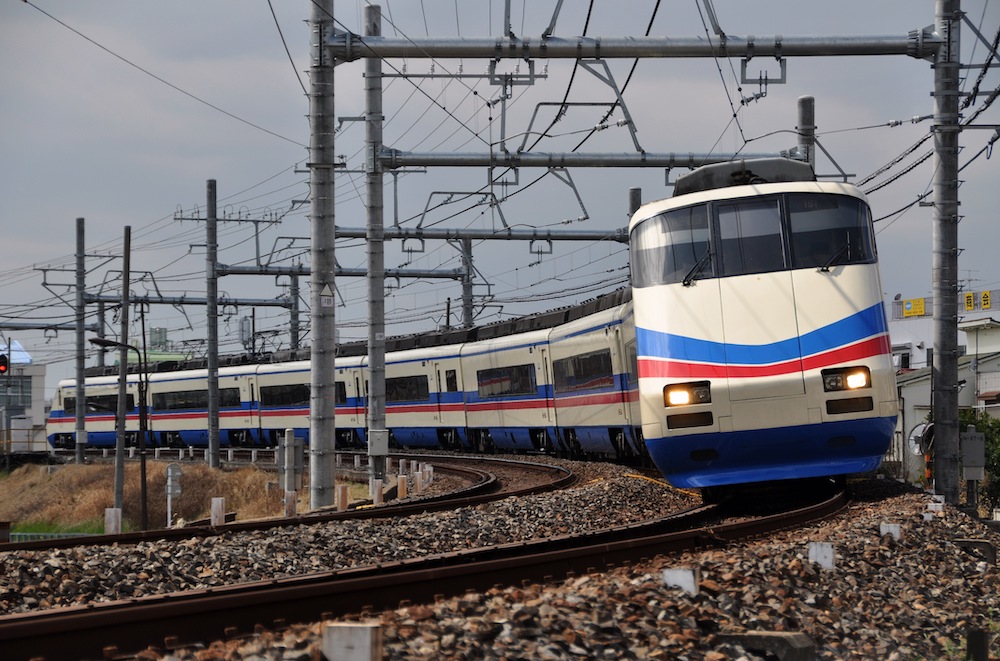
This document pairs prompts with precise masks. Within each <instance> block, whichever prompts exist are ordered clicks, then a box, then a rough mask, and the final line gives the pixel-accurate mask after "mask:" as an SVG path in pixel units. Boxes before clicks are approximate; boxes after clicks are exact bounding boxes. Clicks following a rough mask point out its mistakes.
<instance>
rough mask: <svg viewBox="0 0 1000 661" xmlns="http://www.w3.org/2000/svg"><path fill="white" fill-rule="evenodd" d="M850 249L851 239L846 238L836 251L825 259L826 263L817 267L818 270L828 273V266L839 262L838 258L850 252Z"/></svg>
mask: <svg viewBox="0 0 1000 661" xmlns="http://www.w3.org/2000/svg"><path fill="white" fill-rule="evenodd" d="M850 251H851V241H850V239H848V240H847V241H846V242H844V244H843V245H842V246H840V248H839V249H838V250H837V252H835V253H833V255H831V256H830V259H828V260H826V264H824V265H823V266H821V267H819V270H820V271H822V272H824V273H829V271H830V267H831V266H833V265H834V264H836V263H837V262H839V261H840V258H841V257H843V256H844V255H847V254H850Z"/></svg>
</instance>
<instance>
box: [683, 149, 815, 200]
mask: <svg viewBox="0 0 1000 661" xmlns="http://www.w3.org/2000/svg"><path fill="white" fill-rule="evenodd" d="M791 181H816V173H815V172H813V169H812V166H811V165H809V164H808V163H805V162H803V161H795V160H792V159H790V158H755V159H751V160H749V161H748V160H746V159H740V160H738V161H727V162H726V163H713V164H712V165H704V166H702V167H700V168H698V169H696V170H692V171H691V172H688V173H686V174H683V175H681V176H679V177H677V181H676V182H675V183H674V197H679V196H681V195H688V194H690V193H699V192H701V191H707V190H715V189H717V188H729V187H730V186H747V185H753V184H779V183H787V182H791Z"/></svg>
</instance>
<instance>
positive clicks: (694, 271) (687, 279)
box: [681, 248, 712, 287]
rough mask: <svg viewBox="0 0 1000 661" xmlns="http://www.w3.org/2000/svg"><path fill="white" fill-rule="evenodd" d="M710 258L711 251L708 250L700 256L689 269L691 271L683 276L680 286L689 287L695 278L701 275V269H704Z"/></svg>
mask: <svg viewBox="0 0 1000 661" xmlns="http://www.w3.org/2000/svg"><path fill="white" fill-rule="evenodd" d="M711 256H712V249H711V248H709V249H708V250H706V251H705V254H704V255H702V256H701V258H700V259H699V260H698V261H697V262H695V265H694V266H692V267H691V270H690V271H688V272H687V275H686V276H684V279H683V280H681V284H683V285H684V286H685V287H690V286H691V283H692V282H694V279H695V276H697V275H698V274H699V273H701V271H702V269H704V268H705V265H706V264H708V260H709V258H710V257H711Z"/></svg>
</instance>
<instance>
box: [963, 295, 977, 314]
mask: <svg viewBox="0 0 1000 661" xmlns="http://www.w3.org/2000/svg"><path fill="white" fill-rule="evenodd" d="M975 309H976V295H975V294H973V293H972V292H971V291H970V292H967V293H966V294H965V311H966V312H968V311H969V310H975Z"/></svg>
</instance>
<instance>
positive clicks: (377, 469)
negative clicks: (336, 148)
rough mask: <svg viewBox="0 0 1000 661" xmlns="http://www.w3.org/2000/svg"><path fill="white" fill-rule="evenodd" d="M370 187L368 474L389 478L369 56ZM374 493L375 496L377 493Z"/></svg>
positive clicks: (370, 24)
mask: <svg viewBox="0 0 1000 661" xmlns="http://www.w3.org/2000/svg"><path fill="white" fill-rule="evenodd" d="M365 34H366V35H367V36H369V37H380V36H382V10H381V8H380V7H379V6H378V5H369V6H367V7H365ZM365 144H366V147H367V149H368V158H367V159H366V163H365V189H366V193H367V198H368V204H367V207H368V236H367V243H368V373H369V375H370V377H369V384H370V385H369V392H368V475H369V481H370V482H371V486H372V488H374V480H381V479H383V478H384V477H385V457H386V455H387V454H388V453H389V431H388V430H387V429H386V426H385V252H384V245H385V239H384V236H383V229H384V218H383V211H384V208H385V205H384V202H383V198H382V184H383V182H382V180H383V176H382V164H381V162H379V160H378V158H376V155H377V154H378V153H379V152H380V151H381V150H382V60H380V59H379V58H377V57H370V58H368V59H367V60H365ZM372 495H373V496H374V494H372Z"/></svg>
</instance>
